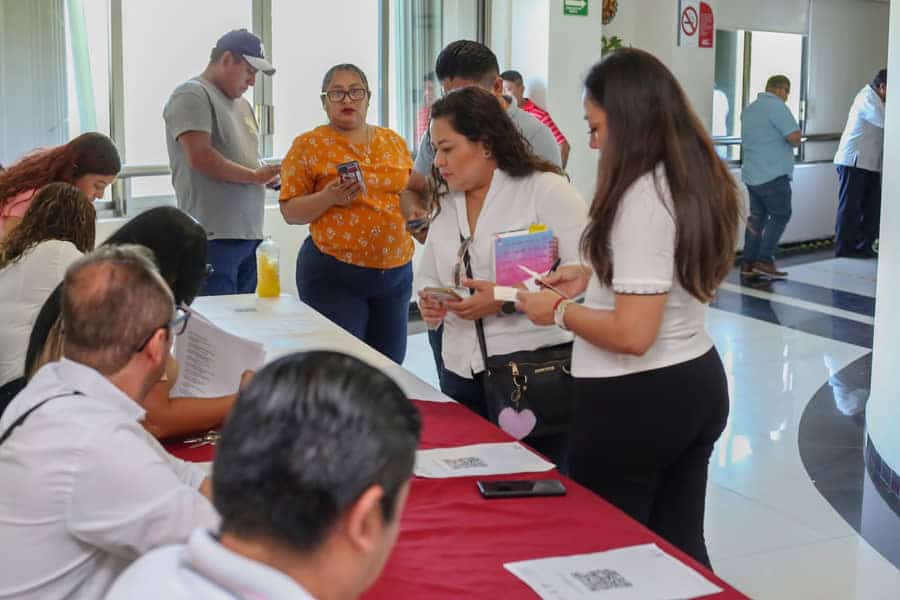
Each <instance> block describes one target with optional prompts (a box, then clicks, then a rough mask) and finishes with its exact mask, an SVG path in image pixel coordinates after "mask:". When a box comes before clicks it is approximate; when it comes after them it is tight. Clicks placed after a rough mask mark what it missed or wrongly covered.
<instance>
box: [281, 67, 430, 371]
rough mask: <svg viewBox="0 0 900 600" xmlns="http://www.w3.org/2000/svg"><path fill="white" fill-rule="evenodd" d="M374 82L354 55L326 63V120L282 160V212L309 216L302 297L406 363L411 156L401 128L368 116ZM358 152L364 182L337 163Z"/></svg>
mask: <svg viewBox="0 0 900 600" xmlns="http://www.w3.org/2000/svg"><path fill="white" fill-rule="evenodd" d="M371 95H372V93H371V91H370V90H369V84H368V81H367V79H366V76H365V74H364V73H363V72H362V71H361V70H360V69H359V68H358V67H356V66H355V65H350V64H341V65H336V66H334V67H332V68H331V69H329V70H328V72H327V73H326V74H325V78H324V80H323V82H322V95H321V96H322V106H323V108H324V109H325V113H326V114H327V115H328V124H327V125H322V126H319V127H316V128H315V129H313V130H312V131H308V132H306V133H304V134H302V135H300V136H298V137H297V138H296V139H295V140H294V143H293V144H292V145H291V149H290V151H289V152H288V153H287V156H285V158H284V162H283V163H282V167H281V177H282V187H281V214H282V215H284V218H285V220H286V221H287V222H288V223H291V224H298V225H303V224H307V223H309V230H310V235H309V237H308V238H306V241H304V243H303V246H302V247H301V248H300V252H299V254H298V255H297V290H298V292H299V294H300V299H301V300H303V301H304V302H305V303H307V304H309V305H310V306H312V307H313V308H315V309H316V310H318V311H319V312H321V313H322V314H324V315H325V316H326V317H328V318H329V319H331V320H332V321H334V322H335V323H337V324H338V325H340V326H341V327H343V328H344V329H346V330H347V331H349V332H350V333H352V334H353V335H355V336H356V337H358V338H359V339H361V340H363V341H365V342H366V343H368V344H369V345H371V346H372V347H374V348H375V349H376V350H379V351H380V352H382V353H383V354H385V355H387V356H388V357H390V358H391V359H393V360H395V361H396V362H398V363H400V362H403V358H404V356H405V354H406V335H407V332H406V324H407V318H408V314H409V300H410V296H411V294H412V266H411V261H412V255H413V241H412V238H411V237H410V235H409V233H407V231H406V222H405V220H404V218H403V215H402V213H401V212H400V192H401V191H402V190H403V189H404V188H405V187H406V183H407V180H408V179H409V172H410V169H411V168H412V159H411V158H410V155H409V150H408V149H407V147H406V142H405V141H404V139H403V138H402V137H400V136H399V135H398V134H396V133H395V132H393V131H391V130H390V129H386V128H384V127H378V126H375V125H369V124H368V123H366V113H367V112H368V109H369V100H370V98H371ZM349 161H357V162H358V163H359V167H360V170H361V171H362V176H363V180H364V182H365V184H364V185H362V184H360V183H359V182H355V181H350V182H346V183H342V182H341V181H340V178H339V177H338V172H337V166H338V165H340V164H341V163H345V162H349Z"/></svg>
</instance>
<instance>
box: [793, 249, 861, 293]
mask: <svg viewBox="0 0 900 600" xmlns="http://www.w3.org/2000/svg"><path fill="white" fill-rule="evenodd" d="M877 275H878V261H877V260H875V259H866V260H864V259H858V258H832V259H829V260H823V261H818V262H813V263H807V264H803V265H794V266H792V267H791V269H790V280H791V281H796V282H798V283H808V284H811V285H816V286H819V287H824V288H829V289H834V290H841V291H845V292H851V293H853V294H859V295H862V296H870V297H872V298H874V297H875V282H876V279H877Z"/></svg>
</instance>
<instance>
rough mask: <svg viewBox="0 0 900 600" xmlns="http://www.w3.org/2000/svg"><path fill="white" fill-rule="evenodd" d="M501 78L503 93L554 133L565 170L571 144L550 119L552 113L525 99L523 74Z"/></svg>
mask: <svg viewBox="0 0 900 600" xmlns="http://www.w3.org/2000/svg"><path fill="white" fill-rule="evenodd" d="M500 78H501V79H503V93H504V94H506V95H508V96H512V97H513V98H515V99H516V104H518V106H519V108H521V109H522V110H524V111H525V112H527V113H530V114H532V115H534V118H536V119H537V120H538V121H540V122H541V123H543V124H544V125H546V126H547V127H549V128H550V131H552V132H553V137H554V138H556V143H557V144H559V153H560V155H562V168H563V169H565V168H566V163H568V162H569V142H568V141H567V140H566V136H564V135H563V134H562V132H561V131H560V130H559V127H557V126H556V123H554V122H553V119H552V118H550V113H548V112H547V111H546V110H544V109H543V108H541V107H540V106H538V105H537V104H535V103H534V102H532V101H531V98H526V97H525V81H524V80H523V79H522V74H521V73H519V72H518V71H503V72H502V73H500Z"/></svg>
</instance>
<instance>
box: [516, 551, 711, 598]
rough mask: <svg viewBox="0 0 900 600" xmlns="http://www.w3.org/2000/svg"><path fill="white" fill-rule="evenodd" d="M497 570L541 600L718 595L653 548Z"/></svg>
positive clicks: (531, 562) (523, 563) (700, 577)
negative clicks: (517, 581)
mask: <svg viewBox="0 0 900 600" xmlns="http://www.w3.org/2000/svg"><path fill="white" fill-rule="evenodd" d="M503 566H504V567H505V568H506V570H507V571H509V572H511V573H512V574H513V575H515V576H516V577H518V578H519V579H521V580H522V581H524V582H525V583H526V584H527V585H528V586H529V587H530V588H531V589H533V590H534V591H535V592H537V594H538V596H540V597H541V598H544V599H545V600H549V599H552V600H583V599H584V598H601V599H604V600H605V599H610V600H681V599H683V598H696V597H698V596H707V595H709V594H715V593H718V592H721V591H722V588H720V587H718V586H716V585H714V584H713V583H712V582H710V581H709V580H708V579H706V578H705V577H704V576H703V575H701V574H700V573H698V572H697V571H695V570H694V569H692V568H690V567H688V566H687V565H685V564H684V563H682V562H681V561H679V560H678V559H677V558H675V557H674V556H672V555H670V554H666V553H665V552H663V550H662V549H661V548H660V547H659V546H657V545H656V544H643V545H641V546H630V547H628V548H620V549H618V550H609V551H606V552H596V553H594V554H576V555H573V556H560V557H554V558H541V559H537V560H524V561H520V562H514V563H506V564H505V565H503Z"/></svg>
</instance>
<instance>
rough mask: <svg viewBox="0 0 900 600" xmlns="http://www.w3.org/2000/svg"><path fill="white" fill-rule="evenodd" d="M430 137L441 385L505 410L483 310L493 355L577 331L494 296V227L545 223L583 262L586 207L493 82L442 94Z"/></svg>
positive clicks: (547, 445) (430, 318)
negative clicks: (492, 398) (546, 322)
mask: <svg viewBox="0 0 900 600" xmlns="http://www.w3.org/2000/svg"><path fill="white" fill-rule="evenodd" d="M431 142H432V144H433V146H434V149H435V159H434V163H433V167H432V170H433V177H434V180H435V182H437V185H436V189H435V190H433V198H432V203H433V205H434V210H435V212H437V216H436V217H434V220H433V221H432V223H431V227H430V229H429V233H428V239H427V241H426V243H425V251H424V253H423V255H422V260H421V261H420V263H419V267H418V271H417V272H416V284H417V288H418V290H419V298H418V302H419V311H420V312H421V314H422V317H423V319H424V320H425V322H426V323H427V324H428V325H429V327H431V328H437V327H440V326H441V325H442V326H443V327H442V329H441V332H440V333H439V334H438V335H439V337H438V338H437V340H436V342H437V343H435V344H434V349H435V352H436V353H438V352H439V353H440V356H441V357H442V358H443V367H442V368H441V373H439V376H440V382H441V390H442V391H443V392H444V393H445V394H447V395H448V396H450V397H452V398H454V399H456V400H458V401H459V402H461V403H462V404H465V405H466V406H468V407H469V408H471V409H472V410H474V411H475V412H477V413H479V414H481V415H484V416H490V417H492V418H493V419H496V418H497V415H494V414H490V412H489V410H488V409H489V407H488V406H487V404H486V397H485V393H484V387H483V379H484V377H485V375H484V372H485V365H484V360H483V359H482V355H481V351H480V347H479V341H478V338H477V334H476V321H478V320H479V319H480V320H482V323H483V328H484V336H485V350H486V353H487V355H488V356H489V357H490V356H495V355H506V354H510V353H513V352H519V351H532V350H537V349H539V348H546V347H552V346H558V345H561V344H565V343H567V342H570V341H571V340H572V335H571V334H569V333H567V332H564V331H560V330H559V329H557V328H555V327H535V326H534V325H532V324H531V323H529V322H528V319H527V318H525V316H524V315H522V314H516V313H515V312H514V311H513V312H511V313H509V312H502V309H503V303H502V302H498V301H496V300H495V299H494V283H493V282H495V281H496V280H497V273H496V269H495V261H494V243H495V236H496V235H497V234H500V233H503V232H510V231H516V230H526V231H527V230H529V229H530V228H531V227H533V226H539V227H540V226H546V227H547V228H548V229H550V230H552V232H553V235H554V236H555V237H556V238H557V240H558V255H559V258H560V260H561V262H562V264H577V263H579V255H578V240H579V236H580V234H581V231H582V230H583V229H584V226H585V223H586V214H585V213H586V207H585V203H584V201H583V200H582V198H581V196H579V194H578V192H577V190H576V189H575V187H574V186H573V185H572V184H570V183H569V182H568V181H567V180H566V178H565V177H563V176H562V175H561V174H560V170H559V167H557V166H556V165H554V164H552V163H550V162H548V161H546V160H544V159H542V158H539V157H537V156H535V155H534V153H533V152H532V150H531V147H530V146H529V144H528V142H527V141H526V140H525V138H523V137H522V135H521V134H520V133H519V131H518V129H517V128H516V126H515V125H514V124H513V122H512V121H511V120H510V118H509V117H508V116H507V115H506V113H505V111H504V110H503V108H502V107H501V106H500V104H499V103H498V102H497V98H496V97H494V96H493V95H492V94H491V93H490V92H487V91H485V90H482V89H480V88H476V87H468V88H462V89H459V90H456V91H453V92H451V93H449V94H447V95H446V96H445V97H443V98H441V99H440V100H438V101H437V102H435V103H434V104H433V105H432V107H431ZM466 255H468V259H466ZM466 262H468V265H469V267H470V268H471V273H472V277H471V279H470V278H467V277H466V271H467V269H466V265H465V263H466ZM429 287H431V288H456V289H457V292H458V294H459V295H460V296H462V297H463V299H462V300H460V301H449V302H448V301H444V300H440V299H438V298H436V297H434V296H432V295H429V293H428V292H427V291H426V290H425V288H429ZM469 290H474V293H470V291H469ZM527 441H529V442H530V443H531V444H532V445H535V446H536V447H538V448H539V449H540V450H542V451H544V453H545V454H548V455H550V456H551V458H553V459H555V460H557V461H559V460H561V458H562V456H563V455H564V447H565V436H564V435H563V436H559V435H554V436H553V439H545V440H540V441H539V440H535V439H530V438H529V439H528V440H527Z"/></svg>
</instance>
